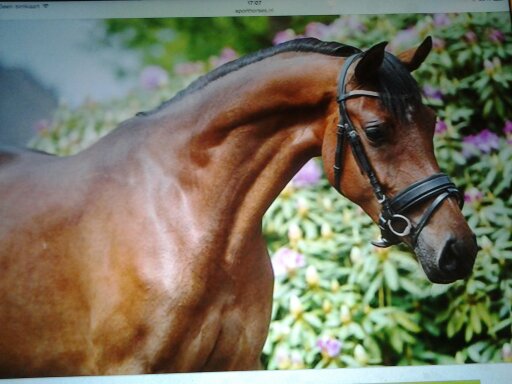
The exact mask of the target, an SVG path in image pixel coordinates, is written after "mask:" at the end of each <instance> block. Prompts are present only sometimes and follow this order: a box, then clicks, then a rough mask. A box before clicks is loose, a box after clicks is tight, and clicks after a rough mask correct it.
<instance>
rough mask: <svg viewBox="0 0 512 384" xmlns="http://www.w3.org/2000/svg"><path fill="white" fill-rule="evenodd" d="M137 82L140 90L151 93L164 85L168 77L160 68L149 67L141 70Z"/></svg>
mask: <svg viewBox="0 0 512 384" xmlns="http://www.w3.org/2000/svg"><path fill="white" fill-rule="evenodd" d="M139 81H140V85H141V87H142V88H144V89H147V90H149V91H151V90H154V89H157V88H160V87H162V86H164V85H166V84H167V82H168V81H169V75H168V74H167V72H166V71H165V70H164V69H163V68H162V67H159V66H156V65H150V66H148V67H146V68H144V69H143V70H142V72H141V74H140V78H139Z"/></svg>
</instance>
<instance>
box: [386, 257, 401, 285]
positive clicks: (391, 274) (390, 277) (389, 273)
mask: <svg viewBox="0 0 512 384" xmlns="http://www.w3.org/2000/svg"><path fill="white" fill-rule="evenodd" d="M383 269H384V279H385V281H386V284H387V285H388V287H389V288H390V289H391V290H392V291H396V290H397V289H398V286H399V284H398V272H397V270H396V268H395V266H394V265H393V263H391V262H390V261H385V262H384V263H383Z"/></svg>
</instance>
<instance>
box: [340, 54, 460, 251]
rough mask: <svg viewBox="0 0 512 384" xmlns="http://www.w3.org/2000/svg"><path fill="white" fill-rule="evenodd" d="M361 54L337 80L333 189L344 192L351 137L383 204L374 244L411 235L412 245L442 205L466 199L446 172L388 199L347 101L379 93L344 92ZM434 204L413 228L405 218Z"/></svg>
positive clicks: (394, 241)
mask: <svg viewBox="0 0 512 384" xmlns="http://www.w3.org/2000/svg"><path fill="white" fill-rule="evenodd" d="M359 55H360V53H357V54H355V55H352V56H350V57H348V58H347V59H346V60H345V62H344V63H343V67H342V69H341V72H340V76H339V81H338V99H337V100H338V104H339V114H340V122H339V124H338V130H337V134H336V140H337V142H336V152H335V155H334V165H333V168H334V187H335V188H336V189H337V190H338V191H339V192H341V191H340V190H341V185H340V183H341V172H342V168H343V164H342V161H343V153H344V152H343V151H344V148H345V141H346V139H345V137H346V138H348V141H349V144H350V148H351V149H352V153H353V155H354V157H355V159H356V161H357V164H358V166H359V168H360V169H361V171H362V172H364V173H365V174H366V176H367V177H368V179H369V181H370V184H371V186H372V189H373V192H374V194H375V196H376V197H377V200H378V201H379V203H380V204H381V209H382V210H381V214H380V216H379V228H380V230H381V239H380V240H378V241H372V243H373V244H374V245H375V246H377V247H389V246H390V245H393V244H398V243H400V242H402V239H403V238H404V237H407V236H412V242H413V246H414V245H415V244H416V242H417V240H418V236H419V234H420V233H421V231H422V230H423V228H424V227H425V225H427V223H428V221H429V220H430V218H431V217H432V215H433V214H434V212H435V211H436V210H437V209H438V208H439V207H440V206H441V204H442V202H443V201H444V200H445V199H447V198H449V197H452V196H454V197H456V198H457V199H458V202H459V205H460V206H461V208H462V204H463V203H464V199H463V198H462V196H461V193H460V191H459V190H458V189H457V187H456V186H455V184H453V183H452V182H451V180H450V178H449V177H448V176H446V175H445V174H443V173H437V174H434V175H432V176H429V177H427V178H425V179H422V180H420V181H417V182H415V183H413V184H411V185H410V186H409V187H407V188H405V189H404V190H403V191H401V192H399V193H398V194H397V195H396V196H395V197H393V198H392V199H391V200H388V198H387V196H386V194H385V193H384V191H383V189H382V186H381V185H380V183H379V180H378V179H377V176H376V175H375V172H374V170H373V168H372V166H371V163H370V160H369V159H368V156H366V153H365V150H364V146H363V144H362V142H361V139H360V137H359V135H358V133H357V131H356V129H355V128H354V126H353V125H352V121H351V120H350V117H349V116H348V112H347V108H346V104H345V102H346V100H348V99H350V98H354V97H377V98H378V97H380V95H379V93H377V92H373V91H366V90H358V89H355V90H353V91H350V92H345V84H346V77H347V73H348V70H349V68H350V65H351V64H352V63H353V62H354V61H355V60H356V59H357V58H358V57H359ZM434 197H435V199H434V201H433V202H432V203H431V204H430V206H429V207H428V209H427V210H426V211H425V212H424V213H423V215H422V216H421V218H420V220H419V222H418V224H417V225H416V227H414V226H413V225H412V223H411V221H410V219H408V218H407V217H406V216H405V212H406V211H407V210H409V209H411V208H412V207H415V206H417V205H418V204H421V203H423V202H425V201H427V200H429V199H431V198H434Z"/></svg>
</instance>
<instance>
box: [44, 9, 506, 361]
mask: <svg viewBox="0 0 512 384" xmlns="http://www.w3.org/2000/svg"><path fill="white" fill-rule="evenodd" d="M508 23H509V21H508V19H507V15H501V14H459V15H425V16H421V15H415V16H410V15H398V16H393V17H392V16H379V17H376V16H371V17H342V18H339V19H336V20H335V21H333V22H332V23H330V24H321V23H319V22H314V23H309V24H307V25H306V27H305V29H304V30H291V29H287V30H285V31H282V32H279V33H278V34H277V35H276V36H274V41H276V42H278V41H281V40H285V39H288V38H292V37H294V36H297V35H300V34H303V35H307V36H315V37H319V38H322V39H325V40H338V41H343V42H345V43H347V42H348V43H351V44H353V45H356V46H360V47H368V46H370V45H372V44H374V43H376V42H378V41H380V40H382V39H385V38H388V39H389V41H390V45H389V47H390V49H391V50H393V51H394V52H398V51H400V50H402V49H404V48H408V47H411V46H413V45H415V44H418V43H419V42H420V41H421V40H423V38H424V37H425V36H427V35H433V36H434V52H433V53H432V56H431V57H430V58H429V59H428V63H427V64H426V65H424V66H423V67H422V68H420V69H419V70H418V71H417V78H418V79H419V81H420V84H421V85H422V86H423V88H424V91H425V101H426V102H427V103H428V104H429V105H431V106H432V107H433V108H434V109H436V111H437V113H438V116H439V121H438V124H437V126H436V136H435V145H436V152H437V157H438V160H439V163H440V164H441V167H442V168H443V169H444V170H445V171H446V172H447V173H448V174H450V175H451V176H453V178H454V181H455V182H456V184H458V185H459V186H460V187H462V188H463V189H464V190H465V200H466V205H465V207H464V210H463V212H464V214H465V216H466V217H467V219H468V221H469V224H470V226H471V227H472V228H473V230H474V231H475V233H476V234H477V236H478V241H479V244H480V246H481V248H482V249H481V251H480V253H479V256H478V258H477V261H476V264H475V267H474V273H473V275H472V276H471V277H470V278H469V279H467V280H466V281H460V282H456V283H454V284H451V285H446V286H440V285H431V284H430V283H428V282H427V280H426V279H425V277H424V276H423V275H422V272H421V271H420V268H419V266H418V264H417V262H416V261H415V260H414V258H413V256H412V255H411V254H410V253H409V252H408V251H407V250H406V249H405V248H403V247H398V246H397V247H392V248H390V249H384V250H382V249H377V248H374V247H373V246H372V245H370V241H371V240H373V239H375V238H376V237H378V233H377V228H376V226H375V225H374V224H372V223H371V221H370V219H369V218H368V217H367V216H366V215H364V214H363V213H362V211H361V210H360V209H359V208H358V207H355V206H354V205H353V204H351V203H350V202H348V201H347V200H345V199H343V198H340V196H339V195H338V194H337V192H335V191H334V190H333V189H332V188H331V187H330V186H329V184H328V182H327V181H326V180H325V178H323V177H322V174H321V170H320V169H321V167H320V165H319V164H318V161H317V160H312V162H310V163H308V164H307V166H306V167H305V168H304V169H303V170H301V172H300V173H299V174H298V175H297V176H296V177H295V178H294V179H293V180H292V182H291V183H290V184H289V185H288V186H287V187H286V188H285V190H284V191H283V192H282V193H281V195H280V197H279V198H278V199H277V200H276V201H275V202H274V204H273V205H272V206H271V208H270V209H269V211H268V212H267V214H266V216H265V218H264V223H263V229H264V234H265V236H266V238H267V241H268V247H269V250H270V253H271V254H272V262H273V265H274V268H275V272H276V284H275V293H274V307H273V313H272V323H271V327H270V333H269V337H268V339H267V342H266V345H265V348H264V354H263V360H264V363H265V365H266V367H267V368H269V369H289V368H310V367H315V368H324V367H345V366H350V367H353V366H365V365H375V364H385V365H396V364H399V365H400V364H408V365H409V364H442V363H453V362H479V363H483V362H496V361H503V360H504V361H511V360H512V345H511V344H512V304H511V303H512V238H511V237H512V236H511V234H512V197H511V196H512V190H511V189H512V188H511V186H512V146H511V144H512V122H511V121H509V120H507V118H509V117H508V116H507V111H510V110H512V93H511V92H510V88H511V87H510V85H511V83H512V74H511V71H510V68H511V66H510V61H511V57H512V44H511V43H510V39H508V41H507V40H505V38H504V32H503V31H504V30H506V29H507V24H508ZM224 54H225V52H224ZM229 54H230V55H232V57H234V54H233V52H230V53H229ZM220 59H222V57H220ZM219 62H222V60H220V61H219ZM189 64H190V63H189ZM192 64H194V65H192V66H191V67H183V66H182V67H180V68H182V69H183V68H189V69H190V70H189V71H182V72H181V76H176V75H175V74H171V80H172V81H170V82H168V79H167V78H166V77H165V76H167V74H165V76H163V77H162V75H161V74H160V75H158V76H160V78H158V76H157V78H156V80H157V81H156V82H155V81H153V82H147V81H146V83H145V84H146V88H148V87H149V88H152V89H151V90H139V91H135V92H134V93H133V94H131V95H128V96H127V97H126V99H124V100H120V101H114V102H111V103H107V104H102V105H100V104H96V103H93V102H88V103H86V104H84V105H83V106H81V107H80V108H78V109H76V110H73V111H71V110H69V109H68V108H66V107H65V106H63V107H62V108H61V109H60V110H59V111H58V113H57V114H56V116H55V119H54V121H53V122H51V124H42V125H40V136H39V138H38V140H36V141H35V142H34V146H35V147H37V148H39V149H43V150H48V151H50V152H55V153H59V154H70V153H74V152H76V151H78V150H79V149H81V148H83V147H84V146H87V145H88V144H89V143H91V142H93V141H95V140H96V139H97V137H99V136H102V135H103V134H105V133H106V132H107V131H109V130H111V129H112V128H113V127H114V126H115V125H116V124H117V123H118V122H120V121H122V120H124V119H125V118H127V117H130V116H132V115H133V114H134V113H135V112H137V111H140V110H146V109H149V108H153V107H155V106H157V105H158V104H159V103H160V102H161V101H163V100H164V99H167V98H169V97H170V96H171V95H172V94H174V93H175V92H176V91H177V90H178V89H179V88H181V87H183V86H184V85H185V84H186V83H187V82H188V81H190V80H191V79H193V78H194V77H195V76H197V74H198V73H200V72H201V71H204V70H205V68H209V67H210V66H211V65H212V61H210V63H199V64H200V65H197V64H198V63H197V62H196V63H192ZM183 65H187V64H186V63H185V64H183ZM185 73H186V74H188V75H187V76H183V74H185ZM180 79H181V80H180ZM146 80H147V79H146ZM153 80H154V79H153ZM143 85H144V83H143ZM149 85H151V86H149ZM508 113H509V112H508Z"/></svg>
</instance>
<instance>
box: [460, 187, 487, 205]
mask: <svg viewBox="0 0 512 384" xmlns="http://www.w3.org/2000/svg"><path fill="white" fill-rule="evenodd" d="M483 198H484V194H483V193H482V192H481V191H479V190H478V189H476V188H471V189H468V190H467V191H466V192H464V201H465V202H466V203H468V204H473V203H478V202H480V201H482V199H483Z"/></svg>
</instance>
